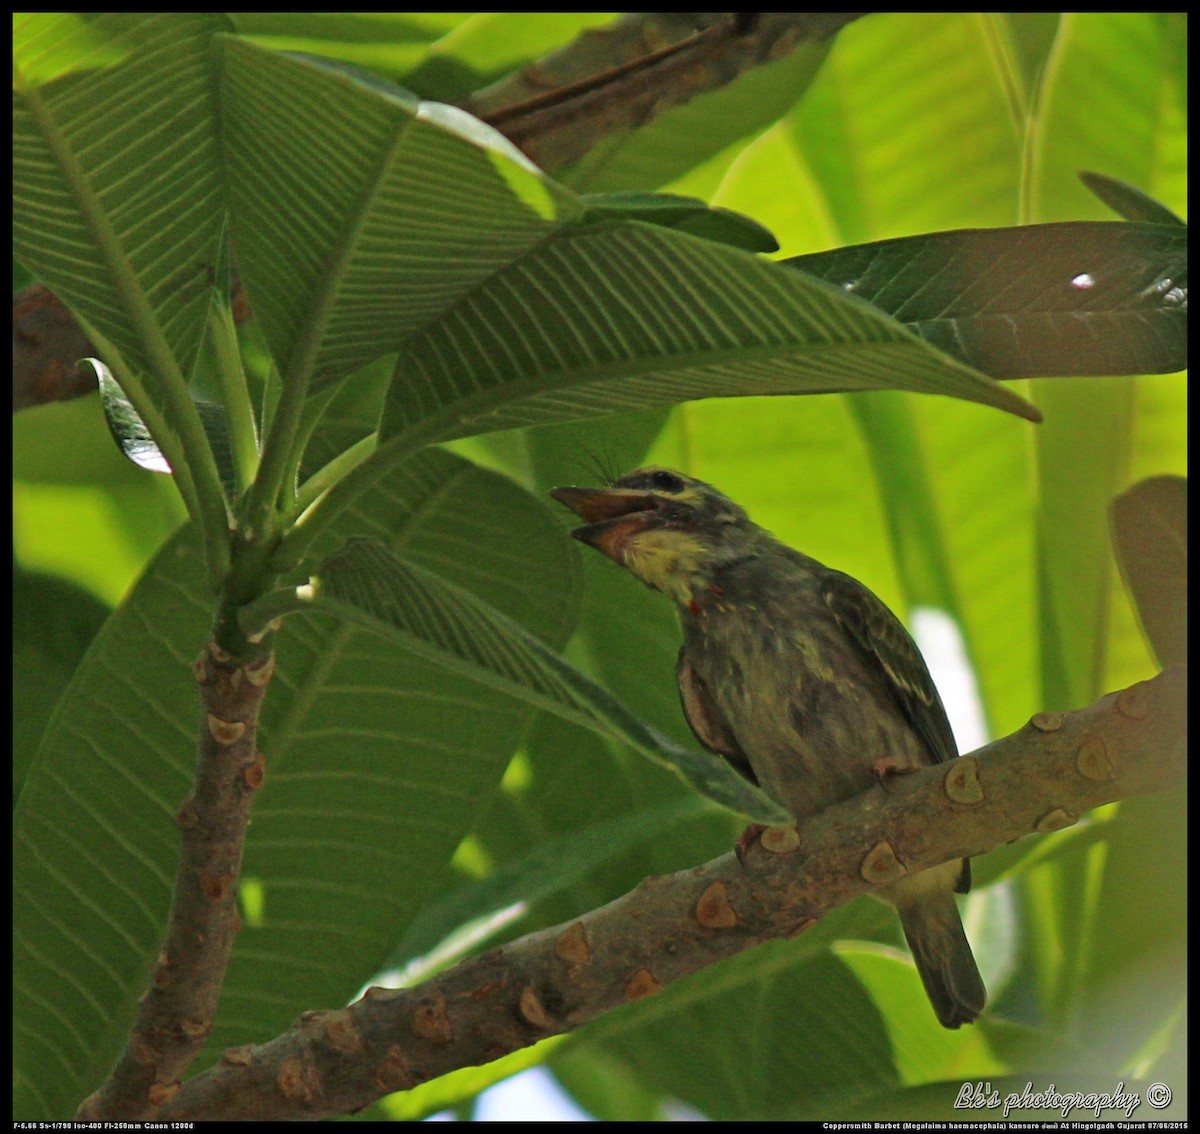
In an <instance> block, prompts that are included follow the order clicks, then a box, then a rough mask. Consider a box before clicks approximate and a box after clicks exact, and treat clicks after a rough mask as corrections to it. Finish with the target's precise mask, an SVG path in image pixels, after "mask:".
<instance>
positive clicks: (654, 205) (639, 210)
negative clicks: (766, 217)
mask: <svg viewBox="0 0 1200 1134" xmlns="http://www.w3.org/2000/svg"><path fill="white" fill-rule="evenodd" d="M583 204H584V208H585V211H584V214H583V216H582V217H581V218H580V220H579V223H580V224H602V223H604V222H605V221H613V220H631V221H634V220H638V221H645V222H646V223H647V224H657V225H662V227H663V228H677V229H679V231H680V232H690V233H691V234H692V235H693V236H699V237H701V238H702V239H704V240H715V241H716V242H717V243H719V244H730V245H732V246H733V247H734V248H742V249H745V251H747V252H776V251H778V249H779V242H778V241H777V240H776V239H775V237H774V236H772V235H771V233H770V232H769V231H768V230H767V229H765V228H764V227H763V226H762V225H761V224H759V223H758V222H757V221H753V220H751V219H750V218H749V217H743V216H740V215H739V214H737V213H735V212H733V211H731V210H730V209H714V208H713V207H712V206H711V205H709V204H707V203H706V202H704V201H701V200H700V199H699V198H698V197H681V196H679V195H678V194H675V193H602V194H599V195H592V196H586V197H584V198H583Z"/></svg>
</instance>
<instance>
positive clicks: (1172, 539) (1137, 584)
mask: <svg viewBox="0 0 1200 1134" xmlns="http://www.w3.org/2000/svg"><path fill="white" fill-rule="evenodd" d="M1109 515H1110V519H1111V523H1112V529H1113V546H1114V548H1115V549H1116V553H1117V561H1118V563H1120V565H1121V574H1122V575H1123V576H1124V577H1125V585H1126V586H1127V587H1128V588H1129V590H1130V593H1131V594H1132V596H1133V601H1134V605H1135V607H1136V609H1137V612H1138V617H1139V618H1140V619H1141V622H1142V628H1143V630H1144V631H1145V634H1146V637H1147V638H1149V640H1150V644H1151V645H1152V646H1153V648H1154V653H1155V656H1156V657H1157V658H1158V661H1159V664H1160V665H1164V666H1166V665H1175V664H1180V665H1187V578H1188V574H1187V564H1188V553H1187V481H1186V480H1185V479H1184V478H1183V477H1179V476H1159V477H1152V478H1150V479H1149V480H1142V481H1139V482H1138V483H1137V484H1135V485H1134V486H1133V487H1132V488H1130V489H1128V490H1127V491H1125V492H1123V493H1121V495H1120V496H1118V497H1117V498H1116V499H1115V500H1114V501H1113V502H1112V506H1111V508H1110V510H1109Z"/></svg>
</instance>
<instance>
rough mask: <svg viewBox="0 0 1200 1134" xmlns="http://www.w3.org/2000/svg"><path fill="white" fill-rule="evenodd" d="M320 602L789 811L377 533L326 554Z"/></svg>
mask: <svg viewBox="0 0 1200 1134" xmlns="http://www.w3.org/2000/svg"><path fill="white" fill-rule="evenodd" d="M314 591H315V597H316V602H317V604H318V609H320V608H321V607H326V608H328V609H331V610H333V611H336V612H337V613H338V614H340V615H341V616H342V617H343V618H348V619H350V620H352V621H355V622H358V623H361V624H362V625H364V626H369V627H371V628H372V629H374V630H377V631H379V632H381V633H383V634H387V635H389V636H392V637H396V638H397V639H398V640H400V641H402V642H404V643H406V644H408V645H409V646H410V648H412V649H413V650H414V651H415V652H417V653H418V654H421V655H423V656H427V657H430V658H439V659H444V660H445V664H447V665H450V666H452V667H453V668H454V669H455V670H456V671H458V672H461V673H463V674H464V675H469V676H471V677H473V678H475V679H476V680H478V681H481V682H483V683H485V684H487V685H490V686H492V687H493V688H495V689H498V690H501V691H503V692H505V693H507V694H509V695H510V696H513V697H516V698H519V699H523V700H525V701H527V702H528V703H529V704H530V705H532V706H534V707H536V708H539V709H545V710H547V711H548V712H552V713H555V714H557V715H559V716H561V717H563V718H564V719H565V720H569V721H571V722H573V723H575V724H579V725H583V726H584V727H585V728H588V729H591V730H593V731H595V732H598V733H600V734H601V735H604V736H609V737H612V738H613V739H614V740H620V741H622V742H624V743H626V744H628V745H630V746H631V747H633V748H634V749H636V750H637V751H638V752H640V753H642V754H643V755H644V756H647V757H649V758H650V759H652V760H659V761H662V762H663V763H666V764H667V765H669V766H670V767H671V768H673V769H674V770H675V771H677V772H678V773H679V775H681V776H682V777H683V778H684V779H685V780H686V781H687V782H688V783H689V784H691V785H692V786H693V787H694V788H696V790H697V791H700V792H702V793H703V794H704V795H707V796H708V797H709V798H710V799H713V800H716V802H718V803H720V804H723V805H724V806H725V807H729V808H731V809H732V810H734V811H740V812H742V813H744V814H746V815H749V816H750V817H751V818H753V819H756V820H758V821H760V822H763V823H786V822H788V813H787V811H785V810H784V809H783V808H781V807H780V806H779V804H778V803H776V802H775V801H774V800H772V799H771V798H770V797H769V796H767V795H765V794H764V793H763V792H762V791H760V790H759V788H757V787H756V786H755V785H753V784H751V783H750V782H749V781H748V780H746V779H744V778H743V777H742V776H740V775H738V773H736V772H735V771H734V770H733V769H732V768H731V767H730V765H729V764H727V763H726V762H725V761H724V760H723V759H721V758H720V757H719V756H714V755H712V754H711V753H708V752H701V751H696V750H692V749H686V748H681V747H680V746H679V745H677V744H675V743H674V742H673V741H671V740H669V739H668V738H667V737H665V736H662V735H661V734H659V733H658V732H657V730H656V729H653V728H651V727H650V726H649V725H646V724H645V723H643V722H642V721H640V720H639V719H638V718H637V717H635V716H634V715H633V714H632V713H630V712H629V710H628V709H626V708H625V707H624V706H623V705H622V704H621V703H620V702H619V701H617V700H616V699H615V698H613V697H612V696H611V695H610V694H609V693H607V692H605V690H604V689H602V688H601V687H600V686H598V685H596V684H594V683H593V682H591V681H590V680H588V679H587V678H586V677H584V676H583V674H581V673H580V672H579V671H578V670H575V669H573V668H572V667H571V666H569V665H568V664H567V663H566V662H564V661H563V660H562V658H561V657H559V655H558V654H556V653H555V652H554V651H553V650H550V649H547V647H546V646H544V645H543V644H542V643H541V642H539V641H538V640H537V639H536V638H534V637H532V636H531V635H530V634H529V633H528V632H527V631H525V630H523V629H522V628H521V627H520V626H519V625H518V624H516V623H515V622H513V621H512V620H511V619H509V618H507V617H505V616H504V615H503V614H501V613H500V612H499V611H495V610H492V609H490V608H489V607H488V606H487V605H486V604H484V603H481V602H480V601H479V600H478V599H476V598H475V597H474V596H473V595H471V594H470V593H469V592H467V591H464V590H461V589H460V588H458V587H455V586H454V585H452V584H450V583H447V582H446V581H445V580H443V579H441V578H439V577H438V576H437V575H435V574H433V573H432V572H429V571H426V570H424V569H422V568H421V567H419V566H418V565H417V564H415V563H411V562H408V561H406V560H405V559H404V558H401V557H399V556H396V555H393V554H392V553H391V552H390V551H389V550H388V548H387V547H386V546H384V545H383V544H381V543H379V542H378V541H376V540H369V539H355V540H352V541H350V542H349V543H347V544H346V545H345V547H343V548H342V549H341V550H340V551H338V552H337V554H335V555H332V556H330V557H329V558H328V559H326V560H325V561H324V562H323V563H322V564H321V565H320V567H318V568H317V573H316V576H315V578H314Z"/></svg>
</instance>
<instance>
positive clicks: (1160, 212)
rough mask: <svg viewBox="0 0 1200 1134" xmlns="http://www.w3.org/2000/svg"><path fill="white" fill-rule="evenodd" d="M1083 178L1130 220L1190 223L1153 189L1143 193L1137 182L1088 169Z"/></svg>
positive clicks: (1081, 175) (1104, 200)
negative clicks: (1155, 194) (1165, 202)
mask: <svg viewBox="0 0 1200 1134" xmlns="http://www.w3.org/2000/svg"><path fill="white" fill-rule="evenodd" d="M1079 180H1080V181H1082V182H1083V183H1084V185H1086V186H1087V187H1088V188H1089V189H1090V190H1091V191H1092V192H1093V193H1095V194H1096V196H1097V197H1099V198H1100V200H1102V201H1103V202H1104V203H1105V204H1106V205H1107V206H1108V207H1109V208H1110V209H1112V211H1113V212H1114V213H1117V214H1119V215H1120V216H1123V217H1124V218H1125V219H1126V220H1128V221H1142V222H1144V223H1146V224H1177V225H1183V226H1184V227H1186V226H1187V222H1186V221H1184V220H1183V219H1182V218H1180V217H1177V216H1176V215H1175V214H1174V213H1173V212H1171V210H1170V209H1168V208H1167V206H1166V205H1164V204H1161V203H1160V202H1158V201H1156V200H1155V199H1154V198H1153V197H1151V196H1150V194H1149V193H1143V192H1142V191H1141V190H1140V189H1138V188H1136V187H1135V186H1133V185H1128V184H1126V183H1125V182H1124V181H1118V180H1117V178H1115V177H1105V175H1104V174H1103V173H1089V172H1086V171H1085V172H1083V173H1081V174H1080V175H1079Z"/></svg>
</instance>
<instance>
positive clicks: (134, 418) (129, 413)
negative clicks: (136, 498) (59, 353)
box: [86, 358, 171, 473]
mask: <svg viewBox="0 0 1200 1134" xmlns="http://www.w3.org/2000/svg"><path fill="white" fill-rule="evenodd" d="M86 361H87V362H88V363H89V364H90V365H91V367H92V369H93V370H94V371H95V372H96V380H97V382H98V384H99V386H100V400H101V404H102V405H103V406H104V420H105V422H107V424H108V431H109V433H110V434H112V439H113V440H114V441H115V442H116V443H117V448H118V449H120V450H121V452H122V453H124V455H125V456H126V457H128V458H129V459H130V460H131V461H132V462H133V463H134V464H135V465H137V467H138V468H140V469H148V470H149V471H150V472H157V473H170V472H171V466H170V464H169V462H168V461H167V458H166V457H164V456H163V452H162V450H161V449H160V448H159V447H158V443H157V442H156V441H155V440H154V438H153V437H152V436H151V435H150V430H149V429H148V428H147V427H146V423H145V422H144V421H143V420H142V418H141V415H140V414H139V413H138V411H137V409H136V408H135V407H134V404H133V403H132V402H131V401H130V400H129V399H128V398H127V397H126V396H125V391H124V390H122V389H121V386H120V383H118V382H117V380H116V379H115V378H114V377H113V375H112V371H111V370H109V368H108V367H107V366H105V365H104V363H103V362H101V361H100V360H99V359H98V358H89V359H87V360H86Z"/></svg>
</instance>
